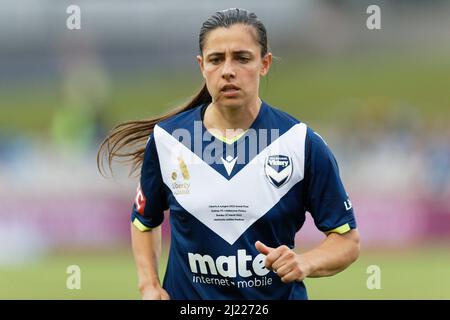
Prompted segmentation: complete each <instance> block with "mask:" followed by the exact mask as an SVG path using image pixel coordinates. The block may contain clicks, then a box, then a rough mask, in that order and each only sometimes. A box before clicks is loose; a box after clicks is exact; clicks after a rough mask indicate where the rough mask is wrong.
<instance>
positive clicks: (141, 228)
mask: <svg viewBox="0 0 450 320" xmlns="http://www.w3.org/2000/svg"><path fill="white" fill-rule="evenodd" d="M133 224H134V226H135V227H136V228H138V229H139V231H142V232H145V231H149V230H152V228H149V227H146V226H145V225H144V224H143V223H142V222H140V221H139V219H138V218H134V220H133Z"/></svg>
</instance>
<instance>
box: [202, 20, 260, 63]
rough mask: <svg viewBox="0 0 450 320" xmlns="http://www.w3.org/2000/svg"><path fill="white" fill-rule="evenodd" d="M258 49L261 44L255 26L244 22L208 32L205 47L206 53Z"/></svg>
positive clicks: (254, 50)
mask: <svg viewBox="0 0 450 320" xmlns="http://www.w3.org/2000/svg"><path fill="white" fill-rule="evenodd" d="M257 50H259V45H258V42H257V41H256V35H255V30H254V28H253V27H251V26H246V25H243V24H235V25H233V26H231V27H229V28H223V27H220V28H217V29H214V30H212V31H210V32H208V34H207V35H206V41H205V45H204V47H203V53H204V54H205V55H208V54H211V53H212V52H218V53H220V52H225V51H232V52H235V51H250V52H256V51H257Z"/></svg>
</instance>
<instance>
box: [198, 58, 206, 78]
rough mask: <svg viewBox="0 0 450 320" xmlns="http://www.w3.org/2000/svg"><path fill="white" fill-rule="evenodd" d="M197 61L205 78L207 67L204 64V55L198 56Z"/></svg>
mask: <svg viewBox="0 0 450 320" xmlns="http://www.w3.org/2000/svg"><path fill="white" fill-rule="evenodd" d="M197 63H198V66H199V67H200V71H201V73H202V76H203V78H205V67H204V65H203V57H202V56H197Z"/></svg>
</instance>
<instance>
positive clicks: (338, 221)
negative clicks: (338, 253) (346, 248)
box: [305, 128, 356, 233]
mask: <svg viewBox="0 0 450 320" xmlns="http://www.w3.org/2000/svg"><path fill="white" fill-rule="evenodd" d="M305 184H306V188H305V204H306V210H307V211H308V212H310V213H311V216H312V217H313V219H314V223H315V225H316V227H317V228H318V229H319V230H320V231H323V232H325V233H331V232H337V233H345V232H347V231H349V230H350V229H355V228H356V220H355V216H354V212H353V207H352V204H351V201H350V199H349V197H348V195H347V192H346V191H345V188H344V185H343V183H342V181H341V178H340V176H339V168H338V164H337V162H336V159H335V157H334V155H333V153H332V152H331V150H330V149H329V147H328V146H327V144H326V143H325V141H324V140H323V139H322V137H321V136H320V135H319V134H317V133H316V132H314V131H313V130H311V129H310V128H308V131H307V135H306V141H305Z"/></svg>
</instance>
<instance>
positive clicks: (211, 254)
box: [131, 102, 356, 300]
mask: <svg viewBox="0 0 450 320" xmlns="http://www.w3.org/2000/svg"><path fill="white" fill-rule="evenodd" d="M204 108H205V105H200V106H198V107H196V108H194V109H191V110H188V111H185V112H183V113H181V114H178V115H176V116H174V117H172V118H170V119H168V120H165V121H163V122H161V123H159V124H158V125H157V126H156V127H155V129H154V132H153V133H152V135H151V136H150V138H149V141H148V143H147V147H146V151H145V157H144V162H143V165H142V172H141V180H140V188H139V189H138V195H137V197H136V201H135V204H134V206H133V211H132V216H131V219H132V222H133V223H134V225H135V226H136V227H138V228H139V229H140V230H141V231H146V230H149V229H151V228H154V227H157V226H159V225H160V224H161V223H162V222H163V219H164V211H165V210H167V209H170V225H171V247H170V253H169V259H168V265H167V270H166V274H165V277H164V282H163V287H164V288H165V289H166V290H167V292H168V293H169V295H170V297H171V298H172V299H255V300H259V299H307V293H306V289H305V286H304V284H303V282H292V283H288V284H285V283H283V282H282V281H281V279H280V278H279V277H278V276H277V275H276V274H275V273H274V272H272V271H270V270H268V269H266V268H265V267H264V261H265V256H264V255H263V254H261V253H259V252H258V251H257V250H256V248H255V242H256V241H257V240H259V241H261V242H263V243H264V244H266V245H267V246H270V247H278V246H280V245H286V246H288V247H290V248H294V239H295V234H296V233H297V231H299V230H300V228H301V227H302V225H303V223H304V221H305V212H306V211H308V212H310V213H311V215H312V217H313V219H314V222H315V225H316V226H317V228H318V229H319V230H321V231H323V232H340V233H343V232H346V231H348V230H350V229H352V228H356V222H355V218H354V214H353V209H352V206H351V203H350V200H349V198H348V196H347V193H346V192H345V189H344V186H343V184H342V182H341V179H340V177H339V169H338V165H337V163H336V160H335V158H334V156H333V154H332V153H331V151H330V149H329V148H328V146H327V145H326V143H325V142H324V141H323V139H322V138H321V137H320V136H319V135H318V134H316V133H315V132H314V131H313V130H311V129H310V128H308V127H307V126H306V125H305V124H304V123H301V122H300V121H298V120H296V119H295V118H293V117H292V116H290V115H288V114H286V113H285V112H282V111H280V110H278V109H276V108H273V107H271V106H269V105H268V104H266V103H265V102H263V103H262V104H261V108H260V111H259V114H258V116H257V118H256V119H255V121H254V122H253V124H252V126H251V128H249V130H247V131H246V132H245V133H243V134H241V135H240V136H239V138H238V139H235V141H224V139H220V138H219V137H218V136H217V135H213V134H212V133H211V132H209V131H208V130H207V129H206V128H205V127H204V125H203V122H202V110H204Z"/></svg>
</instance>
